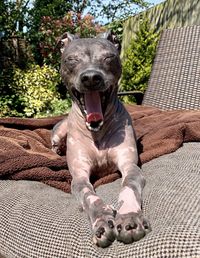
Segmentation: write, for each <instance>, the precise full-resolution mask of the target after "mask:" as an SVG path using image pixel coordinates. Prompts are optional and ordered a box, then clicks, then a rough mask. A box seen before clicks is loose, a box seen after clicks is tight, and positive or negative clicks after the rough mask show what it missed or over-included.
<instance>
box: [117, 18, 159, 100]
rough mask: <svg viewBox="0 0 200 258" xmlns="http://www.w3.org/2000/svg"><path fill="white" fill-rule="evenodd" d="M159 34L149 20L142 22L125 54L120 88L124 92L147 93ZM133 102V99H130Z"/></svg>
mask: <svg viewBox="0 0 200 258" xmlns="http://www.w3.org/2000/svg"><path fill="white" fill-rule="evenodd" d="M158 36H159V35H158V34H157V33H156V32H155V31H154V29H152V28H151V26H150V23H149V20H148V19H143V20H142V21H141V22H140V26H139V30H138V31H137V32H136V36H135V38H134V39H132V41H131V43H130V46H129V47H128V49H127V50H126V51H125V53H124V59H123V62H122V79H121V83H120V87H121V89H122V90H124V91H130V90H140V91H143V92H144V91H145V89H146V87H147V82H148V79H149V76H150V72H151V67H152V63H153V59H154V56H155V52H156V46H157V42H158ZM128 100H129V101H133V98H132V97H129V98H128Z"/></svg>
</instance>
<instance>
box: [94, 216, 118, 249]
mask: <svg viewBox="0 0 200 258" xmlns="http://www.w3.org/2000/svg"><path fill="white" fill-rule="evenodd" d="M93 233H94V236H93V242H94V243H95V244H96V245H97V246H99V247H103V248H104V247H107V246H109V245H111V244H112V242H113V241H114V240H115V238H116V232H115V222H114V217H113V218H110V217H107V216H102V217H101V218H99V219H97V221H96V223H95V224H94V225H93Z"/></svg>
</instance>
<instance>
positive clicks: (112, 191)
mask: <svg viewBox="0 0 200 258" xmlns="http://www.w3.org/2000/svg"><path fill="white" fill-rule="evenodd" d="M199 160H200V143H185V144H184V145H183V147H181V148H180V149H178V150H177V151H176V152H174V153H171V154H167V155H164V156H162V157H159V158H157V159H154V160H152V161H150V162H148V163H146V164H145V165H143V173H144V176H145V177H146V180H147V183H146V186H145V189H144V195H143V199H144V201H143V209H144V213H145V215H146V216H147V217H148V218H149V220H150V221H151V225H152V232H151V233H150V234H148V235H147V236H145V237H144V238H143V239H141V240H140V241H138V242H135V243H132V244H129V245H124V244H123V243H119V242H117V241H115V242H114V243H113V244H112V245H111V246H110V247H108V248H106V249H102V248H98V247H96V246H95V245H94V244H93V243H92V236H91V230H90V225H89V222H88V219H87V216H86V214H85V213H84V212H81V211H80V208H79V204H78V202H77V201H76V200H75V199H74V197H73V196H72V195H71V194H67V193H64V192H62V191H61V190H57V189H55V188H53V187H50V186H47V185H45V184H43V183H40V182H32V181H9V180H5V181H0V254H1V255H2V256H3V257H6V258H16V257H17V258H22V257H23V258H32V257H35V258H38V257H40V258H52V257H56V258H61V257H85V258H90V257H91V258H94V257H98V258H102V257H105V258H108V257H109V258H115V257H119V258H122V257H124V258H126V257H137V258H148V257H149V258H153V257H158V258H161V257H162V258H163V257H165V258H167V257H169V258H170V257H181V258H182V257H184V258H187V257H188V258H197V257H200V225H199V224H200V220H199V217H200V209H199V171H200V162H199ZM120 182H121V179H118V180H116V181H115V182H113V183H110V184H106V185H103V186H100V187H98V188H97V193H98V194H99V195H100V196H102V198H103V199H104V200H105V201H106V202H107V203H109V204H112V205H113V206H114V207H117V195H118V192H119V190H120ZM1 255H0V257H1Z"/></svg>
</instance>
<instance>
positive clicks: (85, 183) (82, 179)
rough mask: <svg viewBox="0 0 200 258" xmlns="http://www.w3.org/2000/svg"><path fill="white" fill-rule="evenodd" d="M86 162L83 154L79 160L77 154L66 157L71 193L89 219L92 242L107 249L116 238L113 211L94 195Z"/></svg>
mask: <svg viewBox="0 0 200 258" xmlns="http://www.w3.org/2000/svg"><path fill="white" fill-rule="evenodd" d="M79 147H80V145H79ZM79 151H80V149H79ZM69 153H70V152H69ZM71 153H72V152H71ZM69 156H70V157H69ZM88 160H89V159H88V158H87V156H86V154H85V153H84V152H82V155H81V156H80V158H79V157H78V155H77V154H76V157H75V156H74V157H71V154H70V155H68V164H69V170H70V172H71V174H72V185H71V186H72V193H73V194H74V195H75V196H76V198H77V199H78V200H79V202H80V203H81V205H82V207H83V210H84V211H85V212H86V213H87V215H88V217H89V220H90V222H91V226H92V231H93V235H94V236H93V241H94V242H95V244H97V245H98V246H100V247H107V246H109V245H110V244H111V243H112V242H113V241H114V240H115V236H116V233H115V224H114V211H113V210H112V208H111V207H109V206H108V205H106V204H105V203H104V202H103V201H102V200H101V198H100V197H99V196H97V194H96V193H95V191H94V189H93V186H92V184H91V183H90V181H89V178H90V165H89V163H90V162H88ZM73 164H75V166H73ZM87 164H88V165H87Z"/></svg>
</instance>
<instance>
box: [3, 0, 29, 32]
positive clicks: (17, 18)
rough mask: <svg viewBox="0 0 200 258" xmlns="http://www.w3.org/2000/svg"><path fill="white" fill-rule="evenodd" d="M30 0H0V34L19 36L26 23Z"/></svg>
mask: <svg viewBox="0 0 200 258" xmlns="http://www.w3.org/2000/svg"><path fill="white" fill-rule="evenodd" d="M29 2H30V0H16V1H9V0H2V1H1V2H0V34H1V36H4V37H10V36H21V35H23V33H24V29H25V27H26V26H27V25H28V10H29V7H28V4H29Z"/></svg>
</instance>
